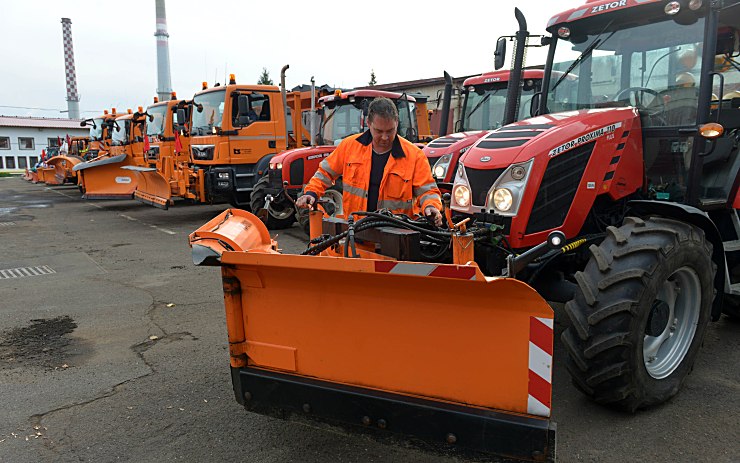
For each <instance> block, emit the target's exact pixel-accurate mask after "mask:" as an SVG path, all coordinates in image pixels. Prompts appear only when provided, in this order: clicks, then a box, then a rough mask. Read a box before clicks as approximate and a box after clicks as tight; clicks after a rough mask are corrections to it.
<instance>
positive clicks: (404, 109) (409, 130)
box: [396, 99, 419, 142]
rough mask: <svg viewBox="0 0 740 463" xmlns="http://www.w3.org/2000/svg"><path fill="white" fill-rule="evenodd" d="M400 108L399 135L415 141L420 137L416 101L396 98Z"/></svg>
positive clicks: (397, 105)
mask: <svg viewBox="0 0 740 463" xmlns="http://www.w3.org/2000/svg"><path fill="white" fill-rule="evenodd" d="M396 108H397V109H398V135H400V136H402V137H403V138H405V139H407V140H410V141H412V142H415V141H416V140H417V139H418V138H419V128H418V127H417V126H416V103H414V102H413V101H408V100H400V99H399V100H396Z"/></svg>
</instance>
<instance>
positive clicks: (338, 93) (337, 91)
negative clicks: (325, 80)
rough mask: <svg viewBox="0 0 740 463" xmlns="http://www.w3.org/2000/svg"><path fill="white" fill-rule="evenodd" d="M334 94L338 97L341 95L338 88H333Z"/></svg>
mask: <svg viewBox="0 0 740 463" xmlns="http://www.w3.org/2000/svg"><path fill="white" fill-rule="evenodd" d="M334 96H335V97H337V98H339V97H341V96H342V91H341V90H340V89H336V90H334Z"/></svg>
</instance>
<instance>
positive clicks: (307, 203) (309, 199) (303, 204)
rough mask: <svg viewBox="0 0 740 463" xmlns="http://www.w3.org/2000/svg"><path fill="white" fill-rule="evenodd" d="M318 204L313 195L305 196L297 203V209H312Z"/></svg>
mask: <svg viewBox="0 0 740 463" xmlns="http://www.w3.org/2000/svg"><path fill="white" fill-rule="evenodd" d="M315 202H316V198H314V197H313V196H311V195H303V196H301V197H300V198H298V199H297V200H296V202H295V205H296V207H298V208H301V209H312V207H311V206H313V204H314V203H315Z"/></svg>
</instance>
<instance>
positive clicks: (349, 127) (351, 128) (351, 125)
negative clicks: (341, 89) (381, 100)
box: [321, 98, 419, 145]
mask: <svg viewBox="0 0 740 463" xmlns="http://www.w3.org/2000/svg"><path fill="white" fill-rule="evenodd" d="M370 101H372V98H362V99H360V98H358V99H356V100H354V101H353V102H351V103H350V102H349V100H342V101H341V102H339V103H328V104H327V105H326V106H325V107H324V115H323V119H322V121H321V138H322V140H323V143H324V144H327V145H338V144H339V142H341V141H342V140H343V139H344V138H346V137H348V136H350V135H354V134H357V133H361V132H364V131H365V130H367V121H365V118H364V116H363V115H362V105H363V102H364V104H365V105H367V104H369V103H370ZM393 101H394V103H396V108H397V109H398V119H399V121H398V135H400V136H402V137H404V138H407V139H409V140H411V141H416V138H417V137H418V133H419V129H418V127H417V126H416V104H415V103H414V102H413V101H407V100H400V99H398V100H393Z"/></svg>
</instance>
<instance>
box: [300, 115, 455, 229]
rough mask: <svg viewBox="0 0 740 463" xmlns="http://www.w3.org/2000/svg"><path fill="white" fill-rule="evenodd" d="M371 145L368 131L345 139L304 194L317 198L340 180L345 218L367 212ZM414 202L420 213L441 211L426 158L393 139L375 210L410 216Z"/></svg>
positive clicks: (440, 202) (436, 190) (411, 146)
mask: <svg viewBox="0 0 740 463" xmlns="http://www.w3.org/2000/svg"><path fill="white" fill-rule="evenodd" d="M372 141H373V139H372V135H371V134H370V131H369V130H368V131H367V132H365V133H363V134H360V135H353V136H351V137H347V138H345V139H344V140H343V141H342V142H341V143H340V144H339V146H337V149H335V150H334V152H333V153H331V154H330V155H329V156H328V157H327V158H326V159H324V160H323V161H321V164H320V165H319V169H318V170H317V171H316V173H315V174H314V176H313V177H312V178H311V180H310V181H309V182H308V184H307V185H306V188H305V192H306V193H307V194H311V195H312V196H313V195H315V196H316V198H320V197H321V195H322V194H324V191H325V190H326V189H327V188H329V187H331V186H332V185H333V184H334V182H336V181H337V179H339V177H342V186H343V189H344V191H343V193H342V201H343V204H342V208H343V209H344V216H345V217H349V214H350V213H352V212H358V211H364V210H366V209H367V191H368V188H369V185H370V164H371V162H372V155H373V147H372ZM417 200H418V202H419V206H420V207H421V210H422V211H423V210H424V208H426V207H427V206H434V207H436V208H437V209H438V210H440V211H441V210H442V197H441V195H440V192H439V189H438V188H437V184H436V182H435V181H434V178H433V177H432V170H431V168H430V167H429V161H428V160H427V158H426V156H425V155H424V153H423V152H422V151H421V150H420V149H419V148H417V147H416V146H414V145H413V144H412V143H411V142H409V141H408V140H406V139H404V138H402V137H399V136H398V135H396V139H395V140H394V141H393V148H392V149H391V156H390V157H389V158H388V163H387V164H386V165H385V170H384V171H383V179H382V180H381V182H380V191H379V192H378V209H389V210H390V211H391V212H393V213H394V214H406V215H409V216H410V215H413V213H414V211H415V208H414V204H415V203H416V201H417Z"/></svg>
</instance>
